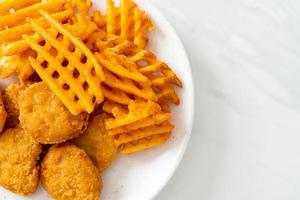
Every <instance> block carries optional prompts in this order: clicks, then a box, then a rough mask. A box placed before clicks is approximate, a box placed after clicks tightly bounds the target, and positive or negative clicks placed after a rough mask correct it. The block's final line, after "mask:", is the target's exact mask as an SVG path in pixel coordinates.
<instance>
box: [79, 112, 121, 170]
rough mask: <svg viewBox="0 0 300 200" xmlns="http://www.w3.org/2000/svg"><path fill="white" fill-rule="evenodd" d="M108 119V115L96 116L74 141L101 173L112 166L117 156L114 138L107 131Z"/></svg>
mask: <svg viewBox="0 0 300 200" xmlns="http://www.w3.org/2000/svg"><path fill="white" fill-rule="evenodd" d="M108 118H109V117H108V115H107V114H101V115H97V116H95V117H94V118H93V120H92V121H91V122H90V124H89V125H88V128H87V129H86V131H85V132H84V133H83V134H82V135H81V136H80V137H78V138H76V139H75V140H74V141H73V142H74V143H75V144H76V145H77V146H79V147H80V148H82V149H84V150H85V152H86V153H87V154H88V155H89V156H90V157H91V159H92V160H93V161H94V163H95V164H96V166H97V167H98V169H99V171H100V172H102V171H104V170H105V169H107V168H108V167H109V166H110V164H111V163H112V161H113V160H114V159H115V156H116V154H117V149H116V147H115V145H114V140H113V136H111V135H109V134H108V133H107V131H106V130H105V125H104V121H105V119H108Z"/></svg>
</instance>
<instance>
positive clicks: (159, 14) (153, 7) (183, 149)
mask: <svg viewBox="0 0 300 200" xmlns="http://www.w3.org/2000/svg"><path fill="white" fill-rule="evenodd" d="M137 1H138V3H140V4H141V5H142V6H143V7H151V8H150V10H151V11H152V12H151V14H155V15H157V18H159V19H160V20H161V21H162V22H163V23H164V24H165V25H166V26H167V29H168V30H169V31H170V32H171V33H172V34H173V35H174V39H175V40H176V43H178V45H179V46H180V49H181V51H182V53H183V61H184V62H185V67H186V68H187V69H186V70H188V75H189V77H188V79H189V80H190V83H191V84H190V85H188V86H189V87H191V88H190V91H191V92H190V102H189V107H190V110H191V112H190V116H189V117H190V119H191V121H190V122H189V123H190V124H189V126H188V129H187V133H186V136H185V137H184V138H183V139H184V141H183V143H182V145H181V149H180V151H179V154H178V156H177V159H176V162H175V164H174V165H173V167H172V169H171V170H170V172H169V174H168V176H167V178H166V179H165V180H164V181H163V182H162V183H161V186H160V188H159V189H158V190H157V191H156V192H153V194H152V195H149V200H154V199H155V198H156V197H157V196H158V195H159V194H160V193H161V191H162V190H163V189H164V188H165V187H166V185H167V184H168V183H169V181H170V180H171V178H172V177H173V176H174V174H175V172H176V171H177V169H178V167H179V165H180V163H181V161H182V159H183V156H184V154H185V152H186V150H187V146H188V144H189V141H190V138H191V135H192V132H193V124H194V116H195V109H194V108H195V87H194V79H193V73H192V67H191V63H190V60H189V56H188V53H187V51H186V48H185V46H184V44H183V42H182V40H181V38H180V37H179V35H178V34H177V32H176V30H175V29H174V28H173V26H172V25H171V23H170V22H169V21H168V20H167V18H166V17H165V16H164V15H163V14H162V12H161V11H160V10H159V8H158V7H157V6H156V5H154V4H153V3H152V2H151V1H145V0H137ZM145 11H146V12H147V10H145Z"/></svg>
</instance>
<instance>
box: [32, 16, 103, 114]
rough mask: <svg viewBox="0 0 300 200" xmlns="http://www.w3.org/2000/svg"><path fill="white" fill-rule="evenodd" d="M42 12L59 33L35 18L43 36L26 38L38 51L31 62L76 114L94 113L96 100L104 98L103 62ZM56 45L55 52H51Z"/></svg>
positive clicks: (35, 24)
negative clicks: (100, 62)
mask: <svg viewBox="0 0 300 200" xmlns="http://www.w3.org/2000/svg"><path fill="white" fill-rule="evenodd" d="M41 14H42V16H43V17H45V19H46V20H47V21H48V22H49V23H50V24H51V27H52V28H51V29H52V31H53V32H56V34H54V35H53V34H49V31H45V30H44V29H43V28H42V27H41V26H39V25H38V24H37V23H35V22H33V21H32V22H31V24H32V27H33V29H34V30H35V31H36V32H37V33H38V34H39V35H40V36H41V37H42V38H43V39H44V41H43V42H42V43H41V42H38V41H37V39H36V38H35V37H26V41H27V42H28V44H29V45H30V46H31V48H32V49H34V50H35V51H36V52H37V53H38V57H37V58H33V57H31V58H30V59H29V60H30V63H31V64H32V66H33V68H34V69H35V70H36V72H37V73H38V74H39V76H40V77H41V79H43V80H44V81H45V82H46V83H47V85H48V86H49V87H50V88H51V90H52V91H53V92H54V93H55V94H56V95H57V96H58V97H59V98H60V100H61V101H62V102H63V103H64V104H65V106H66V107H67V108H68V109H69V110H70V112H71V113H72V114H74V115H76V114H79V113H80V112H82V111H87V112H89V113H91V112H92V111H93V110H94V106H95V104H99V103H101V102H102V101H103V98H104V97H103V94H102V91H101V88H100V85H101V82H102V81H103V79H104V74H103V72H102V69H101V66H100V65H99V64H98V62H97V60H96V59H95V58H94V56H93V54H92V53H91V52H90V51H89V49H88V48H87V47H86V46H85V45H84V44H83V43H82V42H81V41H80V40H78V39H77V38H75V37H74V36H73V35H72V34H71V33H70V32H69V31H67V30H66V29H65V28H64V27H63V26H62V25H61V24H59V23H58V22H57V21H55V20H54V19H53V18H52V17H51V16H50V15H49V14H47V13H46V12H44V11H41ZM51 49H54V51H55V54H57V55H53V53H52V54H51Z"/></svg>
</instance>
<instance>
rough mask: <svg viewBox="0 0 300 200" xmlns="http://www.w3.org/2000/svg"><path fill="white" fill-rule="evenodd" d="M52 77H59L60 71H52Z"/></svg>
mask: <svg viewBox="0 0 300 200" xmlns="http://www.w3.org/2000/svg"><path fill="white" fill-rule="evenodd" d="M52 77H53V78H55V79H58V77H59V73H58V72H57V71H54V72H53V73H52Z"/></svg>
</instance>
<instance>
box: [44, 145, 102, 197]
mask: <svg viewBox="0 0 300 200" xmlns="http://www.w3.org/2000/svg"><path fill="white" fill-rule="evenodd" d="M41 181H42V185H43V186H44V188H45V189H46V190H47V191H48V193H49V194H50V195H51V196H52V197H53V198H54V199H56V200H83V199H84V200H98V199H99V196H100V194H101V191H102V179H101V177H100V174H99V171H98V169H97V168H96V166H94V164H93V162H92V160H91V159H90V158H89V156H88V155H87V154H86V153H85V152H84V151H83V150H82V149H80V148H78V147H76V146H75V145H71V144H62V145H61V144H60V145H55V146H53V147H51V148H50V150H49V152H48V153H47V155H46V156H45V158H44V160H43V161H42V164H41Z"/></svg>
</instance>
